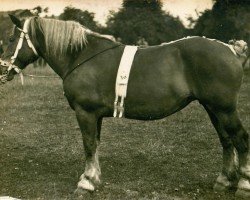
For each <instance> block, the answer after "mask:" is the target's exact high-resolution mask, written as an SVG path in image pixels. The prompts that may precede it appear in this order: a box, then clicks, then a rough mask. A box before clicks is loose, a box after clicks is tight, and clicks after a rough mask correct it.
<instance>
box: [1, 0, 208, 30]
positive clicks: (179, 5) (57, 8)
mask: <svg viewBox="0 0 250 200" xmlns="http://www.w3.org/2000/svg"><path fill="white" fill-rule="evenodd" d="M162 2H163V10H165V11H168V12H169V13H170V14H172V15H173V16H175V17H177V16H179V17H180V19H181V20H182V21H183V23H184V24H185V25H187V24H188V21H187V19H186V18H187V17H189V16H193V17H197V14H196V11H197V12H201V11H204V10H205V9H211V8H212V5H213V4H212V0H162ZM121 3H122V0H0V11H11V10H16V9H26V8H27V9H32V8H34V7H36V6H38V5H40V6H42V7H44V8H45V7H49V14H54V15H59V14H60V13H62V12H63V9H64V8H65V7H66V6H70V5H71V6H73V7H76V8H79V9H82V10H88V11H90V12H93V13H95V20H96V21H98V22H99V23H100V24H102V25H104V24H105V20H106V19H107V16H108V14H109V11H110V10H114V11H118V9H119V8H120V7H121Z"/></svg>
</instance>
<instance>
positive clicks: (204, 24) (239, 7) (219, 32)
mask: <svg viewBox="0 0 250 200" xmlns="http://www.w3.org/2000/svg"><path fill="white" fill-rule="evenodd" d="M249 18H250V1H246V0H214V5H213V7H212V9H211V10H206V11H204V12H203V13H202V14H201V16H200V17H199V18H198V20H197V21H196V25H195V26H194V29H193V34H195V35H204V36H207V37H211V38H216V39H219V40H222V41H224V42H228V40H230V39H232V38H235V39H244V40H246V41H247V42H248V44H250V22H249Z"/></svg>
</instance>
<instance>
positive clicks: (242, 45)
mask: <svg viewBox="0 0 250 200" xmlns="http://www.w3.org/2000/svg"><path fill="white" fill-rule="evenodd" d="M228 43H229V45H231V46H232V47H233V49H234V51H235V53H236V55H237V56H238V58H239V59H240V61H241V63H242V67H243V69H244V68H246V64H247V63H248V60H249V58H250V52H249V50H248V46H247V43H246V42H245V41H244V40H230V41H229V42H228Z"/></svg>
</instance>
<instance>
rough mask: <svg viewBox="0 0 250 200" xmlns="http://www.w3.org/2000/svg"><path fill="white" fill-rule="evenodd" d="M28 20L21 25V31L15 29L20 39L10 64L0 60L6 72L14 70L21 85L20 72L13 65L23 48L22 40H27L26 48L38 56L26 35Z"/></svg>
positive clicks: (21, 75)
mask: <svg viewBox="0 0 250 200" xmlns="http://www.w3.org/2000/svg"><path fill="white" fill-rule="evenodd" d="M30 20H31V19H30V18H29V19H26V20H25V22H24V25H23V29H20V28H18V27H16V28H17V29H18V30H19V31H20V32H21V34H20V38H19V40H18V43H17V47H16V50H15V52H14V55H13V56H12V57H11V60H10V62H7V61H3V60H1V59H0V64H1V65H2V66H5V67H8V69H7V72H9V71H10V70H12V69H14V70H15V71H16V72H17V73H18V74H20V77H21V82H22V84H23V74H22V70H21V69H20V68H19V67H18V66H16V65H14V62H15V61H16V58H17V55H18V52H19V50H20V49H21V48H22V46H23V41H24V38H25V39H26V40H27V43H28V46H29V47H30V48H31V49H32V51H33V52H34V54H35V55H36V56H39V55H38V53H37V51H36V49H35V47H34V45H33V43H32V42H31V40H30V37H29V35H28V26H29V23H30ZM7 76H8V73H7V74H6V75H4V78H5V77H7Z"/></svg>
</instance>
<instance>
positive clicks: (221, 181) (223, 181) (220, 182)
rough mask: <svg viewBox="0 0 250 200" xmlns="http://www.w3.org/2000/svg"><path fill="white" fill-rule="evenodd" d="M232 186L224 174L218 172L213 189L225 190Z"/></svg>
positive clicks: (217, 190) (216, 190) (220, 191)
mask: <svg viewBox="0 0 250 200" xmlns="http://www.w3.org/2000/svg"><path fill="white" fill-rule="evenodd" d="M231 188H232V183H231V182H230V181H229V180H228V179H227V177H226V176H224V175H222V174H220V175H219V176H218V178H217V180H216V183H215V184H214V188H213V189H214V191H215V192H219V193H222V192H227V191H229V190H230V189H231Z"/></svg>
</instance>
